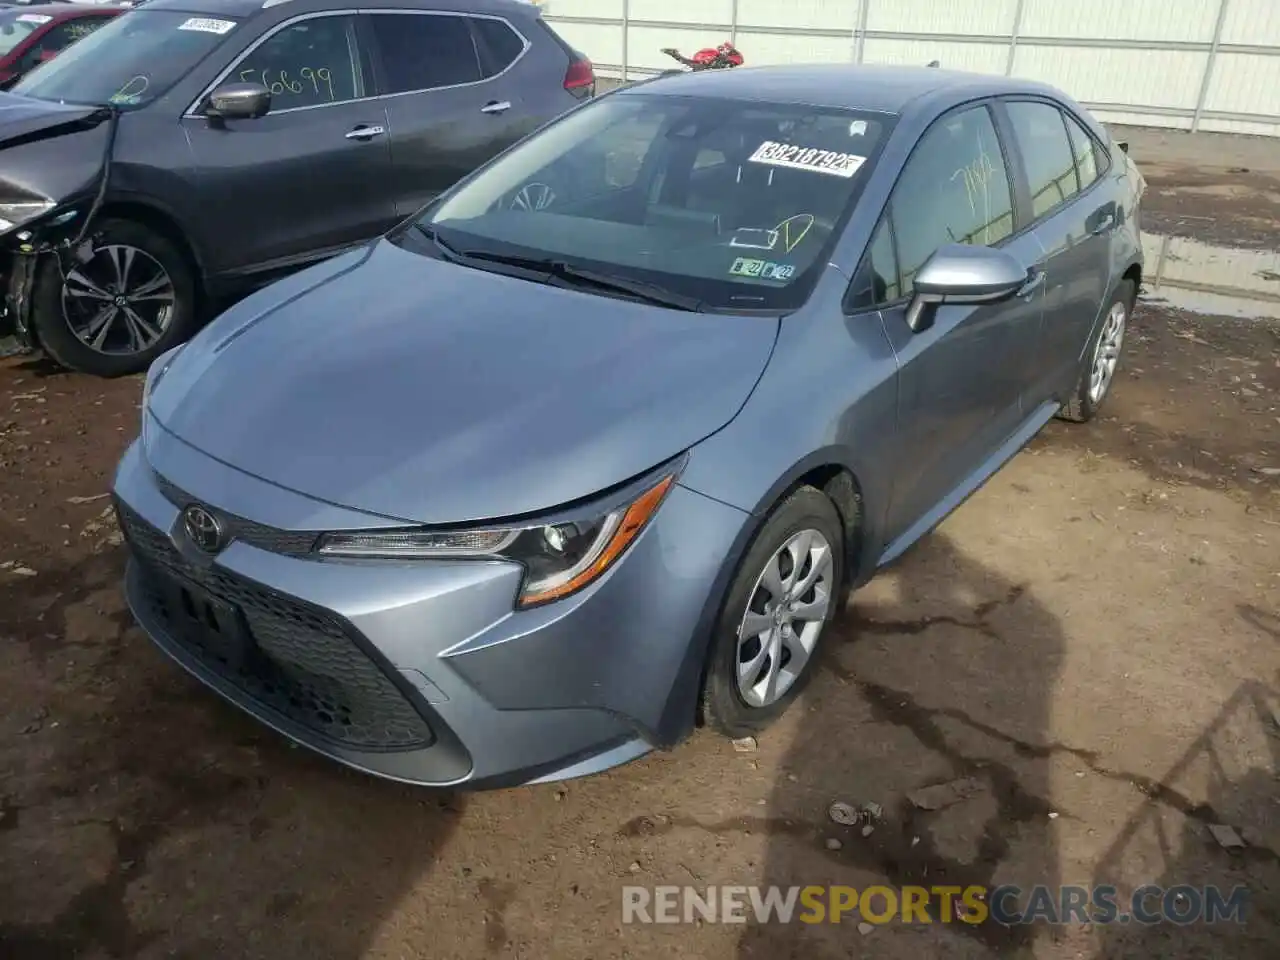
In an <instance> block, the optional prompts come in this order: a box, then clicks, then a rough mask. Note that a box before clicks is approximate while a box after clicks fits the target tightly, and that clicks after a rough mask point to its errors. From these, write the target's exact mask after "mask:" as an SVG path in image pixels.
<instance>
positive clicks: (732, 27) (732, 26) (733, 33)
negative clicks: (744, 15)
mask: <svg viewBox="0 0 1280 960" xmlns="http://www.w3.org/2000/svg"><path fill="white" fill-rule="evenodd" d="M729 42H730V43H731V44H733V45H734V46H735V47H736V46H737V45H738V0H733V4H732V6H731V7H730V8H729Z"/></svg>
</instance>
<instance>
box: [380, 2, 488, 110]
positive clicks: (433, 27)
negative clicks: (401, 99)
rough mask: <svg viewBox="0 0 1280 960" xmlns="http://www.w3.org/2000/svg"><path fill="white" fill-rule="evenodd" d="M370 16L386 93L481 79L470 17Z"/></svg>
mask: <svg viewBox="0 0 1280 960" xmlns="http://www.w3.org/2000/svg"><path fill="white" fill-rule="evenodd" d="M369 19H370V22H371V24H372V29H373V35H374V38H375V40H376V41H377V44H378V50H379V52H380V53H381V57H382V73H383V79H384V85H385V89H384V90H383V91H382V92H383V93H409V92H412V91H415V90H435V89H439V88H441V87H456V86H458V85H460V84H464V83H475V82H476V81H477V80H480V79H481V72H480V58H479V56H478V55H477V53H476V45H475V41H474V40H473V39H472V36H471V28H470V27H469V26H468V25H467V19H468V18H465V17H461V16H455V15H452V14H434V13H433V14H412V13H377V14H373V15H371V16H370V18H369Z"/></svg>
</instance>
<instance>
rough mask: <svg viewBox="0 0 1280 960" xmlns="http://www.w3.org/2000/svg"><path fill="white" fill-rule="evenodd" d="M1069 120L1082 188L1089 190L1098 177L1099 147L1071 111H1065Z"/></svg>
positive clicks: (1069, 132) (1068, 129)
mask: <svg viewBox="0 0 1280 960" xmlns="http://www.w3.org/2000/svg"><path fill="white" fill-rule="evenodd" d="M1063 117H1065V118H1066V121H1067V134H1068V135H1069V136H1070V138H1071V152H1072V153H1073V154H1074V155H1075V158H1076V172H1077V173H1078V174H1079V176H1080V189H1081V190H1087V189H1089V187H1090V186H1092V185H1093V182H1094V181H1095V180H1097V179H1098V177H1099V175H1100V171H1099V169H1098V147H1097V144H1096V143H1094V140H1093V138H1092V137H1091V136H1089V134H1087V133H1085V132H1084V127H1082V126H1080V124H1079V123H1077V122H1076V120H1075V118H1074V117H1072V116H1071V114H1069V113H1064V114H1063Z"/></svg>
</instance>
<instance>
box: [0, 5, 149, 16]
mask: <svg viewBox="0 0 1280 960" xmlns="http://www.w3.org/2000/svg"><path fill="white" fill-rule="evenodd" d="M128 9H129V8H128V7H122V6H116V5H115V4H113V3H24V4H22V5H20V6H19V5H15V6H12V7H0V12H3V11H6V10H12V11H13V12H15V13H38V14H41V15H42V16H46V17H52V18H53V19H54V20H68V19H70V18H71V17H78V16H79V15H80V14H82V13H101V12H103V11H104V10H106V11H115V12H117V13H118V12H120V11H122V10H128Z"/></svg>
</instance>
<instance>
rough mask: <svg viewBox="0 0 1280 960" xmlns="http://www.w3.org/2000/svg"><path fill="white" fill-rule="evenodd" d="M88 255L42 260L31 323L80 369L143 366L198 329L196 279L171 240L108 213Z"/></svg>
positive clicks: (50, 348)
mask: <svg viewBox="0 0 1280 960" xmlns="http://www.w3.org/2000/svg"><path fill="white" fill-rule="evenodd" d="M91 244H92V247H91V253H90V255H89V258H88V259H87V260H85V261H83V262H80V261H77V260H76V259H75V258H74V257H72V256H71V255H65V256H64V257H63V258H62V261H61V262H59V261H58V260H57V259H56V258H54V257H52V256H50V257H46V258H45V262H44V263H42V264H41V269H40V273H39V274H38V275H37V277H36V282H35V289H34V290H33V292H32V304H31V306H32V327H33V329H34V330H35V332H36V335H37V337H38V338H39V340H40V345H41V347H43V348H44V351H45V352H46V353H47V354H48V355H49V356H50V357H52V358H53V359H54V360H55V361H57V362H58V363H59V364H61V365H62V366H64V367H66V368H68V369H70V370H75V371H77V372H79V373H88V374H92V375H95V376H100V377H118V376H123V375H125V374H130V373H140V372H142V371H144V370H146V369H147V367H148V366H149V365H150V363H151V361H152V360H154V359H155V358H156V357H158V356H159V355H160V354H162V353H164V352H165V351H166V350H168V349H169V348H170V347H172V346H176V345H177V344H179V343H181V342H182V341H184V340H186V339H187V338H189V337H190V336H191V334H192V333H194V332H195V326H196V282H195V277H194V274H193V271H192V270H191V267H190V266H189V265H188V263H187V259H186V258H185V257H184V256H183V255H182V253H181V251H179V250H178V249H177V248H176V247H175V246H174V244H173V243H172V242H170V241H169V240H168V239H167V238H165V237H164V236H162V235H160V234H159V233H157V232H156V231H154V230H152V229H151V228H149V227H146V226H143V225H142V224H140V223H135V222H133V221H131V220H117V219H105V220H103V221H102V223H101V226H100V227H99V228H98V229H97V230H96V231H95V233H94V237H93V239H92V240H91Z"/></svg>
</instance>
